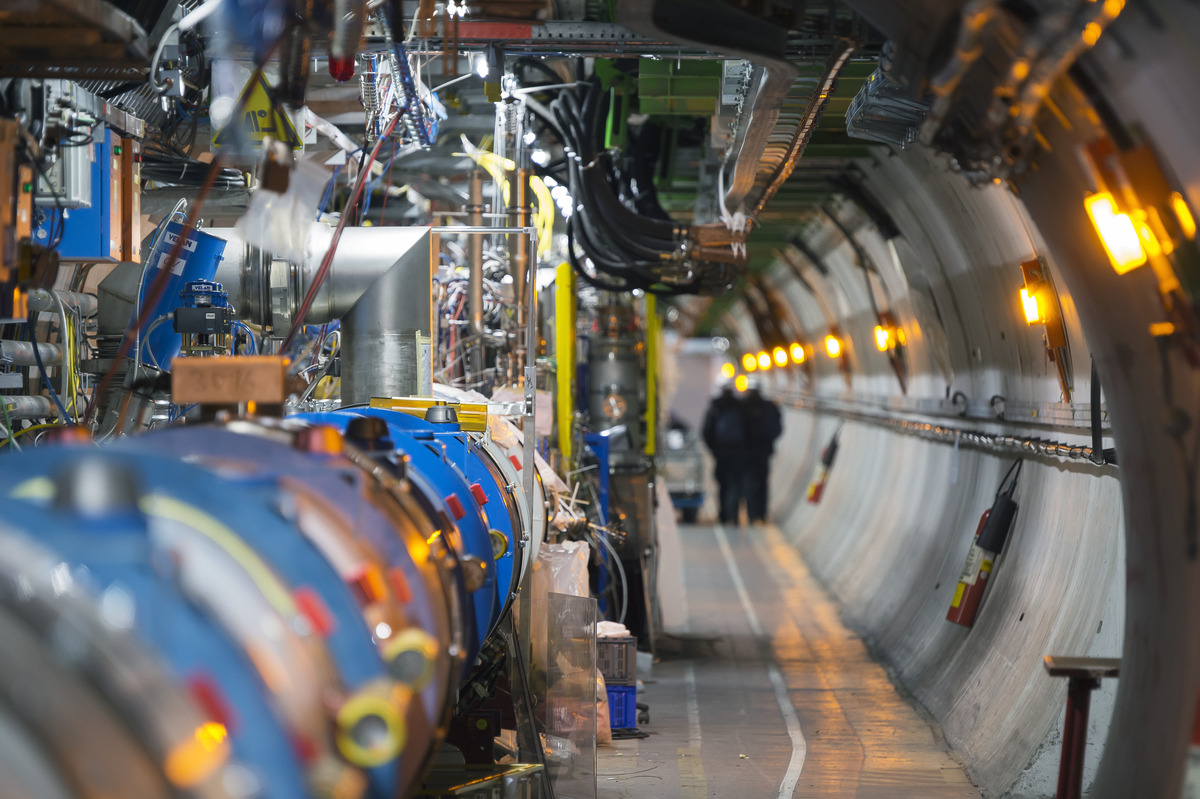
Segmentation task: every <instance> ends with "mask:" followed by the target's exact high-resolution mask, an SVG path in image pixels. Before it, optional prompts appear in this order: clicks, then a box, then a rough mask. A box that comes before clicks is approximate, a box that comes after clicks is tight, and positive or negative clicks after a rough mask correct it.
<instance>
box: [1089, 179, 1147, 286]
mask: <svg viewBox="0 0 1200 799" xmlns="http://www.w3.org/2000/svg"><path fill="white" fill-rule="evenodd" d="M1083 207H1084V209H1085V210H1086V211H1087V214H1088V217H1089V218H1090V219H1091V220H1092V226H1093V227H1094V228H1095V229H1096V234H1097V235H1098V236H1099V237H1100V243H1101V244H1103V245H1104V252H1105V253H1107V255H1108V260H1109V263H1111V264H1112V268H1113V270H1114V271H1116V273H1117V274H1118V275H1123V274H1125V273H1126V272H1129V271H1132V270H1134V269H1137V268H1138V267H1139V266H1141V265H1142V264H1144V263H1146V250H1145V248H1144V247H1143V246H1142V237H1141V235H1139V232H1138V228H1137V225H1136V224H1135V223H1134V221H1133V218H1132V217H1130V215H1129V214H1126V213H1122V212H1120V211H1118V210H1117V203H1116V200H1114V199H1113V196H1112V194H1110V193H1108V192H1106V191H1102V192H1098V193H1096V194H1092V195H1089V196H1088V197H1086V198H1084V201H1083Z"/></svg>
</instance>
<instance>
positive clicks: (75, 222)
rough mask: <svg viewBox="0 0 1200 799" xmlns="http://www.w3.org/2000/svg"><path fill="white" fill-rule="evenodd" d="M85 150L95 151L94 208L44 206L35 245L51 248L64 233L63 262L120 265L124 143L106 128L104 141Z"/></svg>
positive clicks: (93, 163) (92, 167) (93, 160)
mask: <svg viewBox="0 0 1200 799" xmlns="http://www.w3.org/2000/svg"><path fill="white" fill-rule="evenodd" d="M114 141H115V142H116V144H115V145H114ZM83 146H84V147H89V148H90V149H91V151H92V158H91V169H92V207H91V208H66V209H63V210H61V211H60V210H59V209H57V208H56V207H54V206H53V205H48V206H42V207H41V210H42V211H43V212H44V213H43V214H39V216H41V217H42V218H41V220H40V222H39V224H38V227H37V229H36V230H35V231H34V233H33V236H34V241H35V242H36V243H38V244H40V245H42V246H50V245H51V244H53V242H54V239H55V238H57V237H58V236H59V235H60V232H61V235H62V241H61V242H60V244H59V245H58V248H57V249H58V257H59V260H60V261H88V262H93V261H107V262H110V263H112V262H116V261H119V260H121V181H122V174H123V171H124V170H123V167H122V164H121V152H120V147H121V139H120V138H117V137H114V136H113V133H112V130H111V129H109V128H105V129H104V138H103V140H102V141H98V142H93V143H92V144H85V145H83Z"/></svg>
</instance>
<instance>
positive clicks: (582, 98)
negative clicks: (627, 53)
mask: <svg viewBox="0 0 1200 799" xmlns="http://www.w3.org/2000/svg"><path fill="white" fill-rule="evenodd" d="M531 88H538V87H537V86H536V85H535V86H533V87H531ZM552 90H553V91H554V92H555V93H556V97H555V99H554V100H553V101H552V102H551V103H550V104H549V106H548V107H547V106H542V105H540V104H539V103H538V102H536V101H532V102H529V107H530V109H531V110H532V111H533V113H534V114H535V115H536V116H537V117H538V119H539V120H540V121H541V123H542V124H543V125H544V126H545V127H546V129H547V130H549V131H550V132H551V133H552V134H553V135H555V136H556V137H557V138H558V139H559V140H560V141H561V142H562V144H563V147H564V149H565V150H566V153H567V158H566V161H565V164H564V165H563V168H564V169H565V171H566V179H567V183H568V186H569V189H570V194H571V196H572V197H573V198H574V200H575V205H574V208H573V210H572V214H571V216H570V218H569V219H568V220H567V239H568V250H567V251H568V257H569V259H570V262H571V265H572V267H573V268H574V269H575V272H576V274H578V275H579V276H580V278H581V279H582V280H584V281H585V282H586V283H588V284H589V285H592V286H594V287H596V288H600V289H605V290H610V291H630V290H633V289H640V290H643V291H647V292H650V293H653V294H662V295H677V294H691V293H698V292H702V291H705V290H709V291H713V290H716V291H719V290H723V289H724V288H726V287H727V286H728V285H729V283H730V282H731V281H732V276H733V270H732V269H731V267H732V263H733V261H734V260H735V259H734V258H732V257H731V256H729V254H728V251H727V250H723V251H720V252H716V251H710V250H709V248H705V247H698V246H697V245H696V235H695V234H696V231H695V230H694V229H693V227H692V226H689V225H685V224H680V223H678V222H675V221H672V220H671V219H670V217H669V216H668V215H667V214H666V213H665V212H664V211H662V209H661V208H656V209H655V210H657V213H650V214H647V213H645V212H644V206H645V203H646V202H647V201H648V199H649V198H648V197H647V196H646V195H645V193H644V192H645V189H644V187H641V188H642V197H641V204H642V206H643V208H640V209H639V208H637V207H630V205H627V204H626V202H625V201H623V200H622V199H621V198H628V197H637V196H638V195H639V191H638V188H639V187H638V186H635V185H634V183H635V180H636V178H635V176H634V169H633V167H632V165H631V164H629V163H626V161H625V160H618V158H617V157H616V156H615V155H614V153H612V152H611V151H602V150H600V149H599V147H598V145H597V141H596V129H597V127H598V120H599V118H600V114H601V109H602V102H603V101H604V99H605V98H606V95H607V93H606V92H605V91H604V90H603V89H602V88H601V86H600V82H599V81H598V80H596V79H592V80H590V81H580V82H576V83H574V84H568V85H565V86H556V87H554V89H552ZM649 201H650V202H652V203H653V205H655V206H657V201H656V200H649ZM717 258H723V259H724V262H723V261H722V260H713V259H717Z"/></svg>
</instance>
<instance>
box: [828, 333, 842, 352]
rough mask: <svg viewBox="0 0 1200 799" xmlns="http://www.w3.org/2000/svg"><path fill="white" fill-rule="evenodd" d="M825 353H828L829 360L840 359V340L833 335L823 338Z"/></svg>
mask: <svg viewBox="0 0 1200 799" xmlns="http://www.w3.org/2000/svg"><path fill="white" fill-rule="evenodd" d="M825 352H827V353H829V357H830V358H840V357H841V356H842V340H841V339H840V338H838V337H837V336H835V335H834V334H833V333H830V334H829V335H827V336H825Z"/></svg>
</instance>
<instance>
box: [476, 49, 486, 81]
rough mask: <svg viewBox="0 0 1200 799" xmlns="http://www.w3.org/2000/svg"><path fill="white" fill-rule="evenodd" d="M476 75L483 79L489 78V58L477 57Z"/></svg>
mask: <svg viewBox="0 0 1200 799" xmlns="http://www.w3.org/2000/svg"><path fill="white" fill-rule="evenodd" d="M475 74H476V75H478V76H479V77H481V78H487V76H488V63H487V58H486V57H485V56H483V55H478V56H476V57H475Z"/></svg>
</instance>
